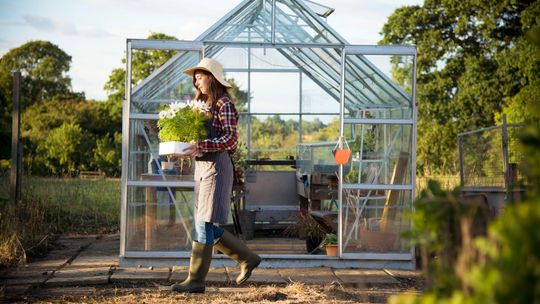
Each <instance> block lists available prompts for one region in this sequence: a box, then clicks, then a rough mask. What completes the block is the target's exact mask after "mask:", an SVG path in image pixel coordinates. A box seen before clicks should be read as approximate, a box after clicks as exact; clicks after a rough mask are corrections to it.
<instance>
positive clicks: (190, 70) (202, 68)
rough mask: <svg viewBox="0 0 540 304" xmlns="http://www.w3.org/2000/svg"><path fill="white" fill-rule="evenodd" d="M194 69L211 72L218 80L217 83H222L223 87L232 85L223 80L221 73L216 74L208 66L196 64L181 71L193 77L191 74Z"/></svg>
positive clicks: (193, 72)
mask: <svg viewBox="0 0 540 304" xmlns="http://www.w3.org/2000/svg"><path fill="white" fill-rule="evenodd" d="M196 70H203V71H207V72H209V73H211V74H212V76H214V78H215V79H216V80H217V81H219V83H221V84H222V85H224V86H225V87H227V88H230V87H232V86H231V85H230V84H229V83H228V82H227V81H225V79H224V78H223V76H221V75H216V73H214V72H213V71H210V70H209V69H208V68H206V67H203V66H196V67H193V68H189V69H187V70H184V71H183V72H182V73H184V74H187V75H189V76H191V77H193V75H194V74H195V71H196Z"/></svg>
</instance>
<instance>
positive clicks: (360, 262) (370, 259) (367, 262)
mask: <svg viewBox="0 0 540 304" xmlns="http://www.w3.org/2000/svg"><path fill="white" fill-rule="evenodd" d="M246 2H249V1H245V2H244V3H242V4H241V5H244V4H245V3H246ZM239 6H240V5H239ZM273 6H274V7H275V2H273ZM231 13H232V11H231ZM231 13H229V14H227V15H226V16H225V17H223V18H222V20H225V19H226V18H228V17H230V14H231ZM273 14H275V12H273ZM219 24H220V22H217V23H216V24H215V25H214V26H213V27H211V28H210V29H209V30H207V31H206V32H205V33H203V34H202V35H201V36H200V37H199V39H200V38H201V37H205V36H206V34H207V33H209V32H212V31H213V30H215V29H216V28H217V26H218V25H219ZM334 34H335V35H337V33H334ZM337 36H339V35H337ZM199 39H198V40H197V41H169V40H149V39H128V40H127V42H126V54H127V55H126V76H127V77H126V99H125V100H124V105H123V120H122V128H123V134H124V136H123V139H122V179H121V226H120V230H121V235H120V236H121V237H120V262H121V264H122V265H131V266H134V265H148V266H165V265H167V266H168V265H178V264H183V265H187V264H188V263H189V257H190V253H189V252H188V251H182V252H178V251H130V250H127V249H126V241H127V222H128V186H139V187H169V192H170V191H171V190H170V187H179V186H181V187H188V188H189V187H191V188H193V187H194V182H192V181H181V182H178V181H174V182H173V181H166V180H165V177H164V176H163V180H153V181H142V180H129V174H128V171H129V159H130V150H129V149H130V136H129V134H130V122H131V121H133V120H144V119H153V120H155V119H157V118H158V115H157V114H146V113H132V111H131V104H132V94H133V88H132V85H131V81H132V70H131V63H132V54H133V51H134V50H177V51H195V52H199V58H202V57H204V55H205V48H208V47H213V46H218V47H228V48H247V49H250V48H267V49H293V48H294V49H304V48H305V49H310V48H318V49H334V50H337V51H338V52H339V53H341V58H340V60H341V75H340V76H341V79H340V87H339V101H340V111H339V120H340V130H339V134H336V137H337V136H338V135H339V136H343V135H344V130H345V125H346V124H370V125H405V126H410V127H411V130H412V132H411V137H412V138H411V154H412V155H411V162H410V166H411V167H410V177H409V178H410V182H409V183H408V184H400V185H392V184H380V183H379V184H350V183H349V184H348V183H344V182H343V180H344V179H343V177H344V175H343V174H344V172H343V165H340V166H339V184H338V193H339V194H338V205H339V208H338V212H339V215H338V227H339V228H338V231H343V230H342V229H343V220H342V217H343V214H342V213H343V206H344V205H343V199H344V198H343V190H348V189H350V190H385V191H386V190H398V191H410V193H411V196H412V198H411V199H414V197H415V182H414V181H415V179H416V164H415V160H416V127H417V126H416V121H417V105H416V77H415V76H414V75H416V56H417V54H416V47H414V46H375V45H373V46H369V45H349V44H347V43H280V42H276V33H275V17H274V16H273V17H272V33H271V41H268V42H243V41H242V42H236V41H215V40H204V39H203V40H199ZM357 55H358V56H363V55H388V56H392V55H396V56H411V57H412V60H413V65H412V75H413V77H412V96H411V111H412V117H411V118H410V119H391V118H347V117H345V103H346V87H345V86H346V79H345V77H346V76H345V74H346V60H347V56H357ZM248 58H249V57H248ZM170 63H171V62H170V61H169V62H167V63H165V64H164V65H163V66H161V67H160V68H159V69H157V70H156V71H155V72H154V73H153V74H152V75H159V73H160V72H161V71H163V70H164V69H165V68H167V66H168V65H169V64H170ZM250 69H251V68H250V67H249V66H248V68H247V70H248V78H249V75H250ZM225 71H227V70H225ZM278 72H279V71H278ZM300 73H302V72H300ZM152 75H151V77H149V78H147V79H145V80H143V81H142V82H141V83H140V84H138V87H141V86H143V85H144V84H145V83H147V82H149V81H150V80H151V78H152ZM387 81H389V82H391V80H389V79H387ZM300 82H301V77H300ZM300 86H301V84H300ZM248 94H250V90H249V86H248ZM301 94H302V91H301V90H300V95H301ZM300 103H302V98H301V96H300ZM300 109H302V107H301V108H300ZM249 111H250V110H249V103H248V115H250V114H252V113H250V112H249ZM303 114H305V113H302V110H300V113H299V115H300V117H301V116H302V115H303ZM336 114H337V113H336ZM299 130H300V131H299V132H300V139H301V134H302V133H301V132H302V131H301V130H302V128H301V126H300V129H299ZM247 134H248V137H250V136H251V134H250V127H249V124H248V130H247ZM249 142H250V141H248V143H249ZM300 142H301V140H300ZM248 149H249V147H248ZM162 175H163V173H162ZM338 238H339V242H338V245H339V257H338V258H335V257H328V256H316V255H305V254H302V255H300V254H263V255H262V257H263V263H262V264H261V266H262V267H314V266H331V267H337V268H344V267H367V268H382V267H385V268H409V269H410V268H413V267H414V249H413V248H411V249H410V251H409V252H401V253H372V252H365V253H346V252H345V250H344V248H343V233H338ZM213 263H219V264H220V265H233V264H234V263H233V262H232V261H229V260H227V259H225V257H224V256H223V255H215V256H214V261H213Z"/></svg>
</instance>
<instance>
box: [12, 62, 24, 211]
mask: <svg viewBox="0 0 540 304" xmlns="http://www.w3.org/2000/svg"><path fill="white" fill-rule="evenodd" d="M20 101H21V72H19V71H16V72H13V110H12V112H11V115H12V123H11V174H10V200H11V203H12V204H17V203H18V202H19V201H20V200H21V158H22V147H21V140H20V132H21V111H20Z"/></svg>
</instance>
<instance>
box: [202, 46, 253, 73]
mask: <svg viewBox="0 0 540 304" xmlns="http://www.w3.org/2000/svg"><path fill="white" fill-rule="evenodd" d="M213 47H215V48H217V47H218V46H213ZM205 54H206V56H208V53H207V52H205ZM212 58H214V59H216V60H217V61H219V63H221V65H223V68H224V69H227V68H234V69H240V68H247V64H248V58H247V49H245V48H224V47H221V48H220V51H219V52H218V53H217V54H216V55H213V56H212Z"/></svg>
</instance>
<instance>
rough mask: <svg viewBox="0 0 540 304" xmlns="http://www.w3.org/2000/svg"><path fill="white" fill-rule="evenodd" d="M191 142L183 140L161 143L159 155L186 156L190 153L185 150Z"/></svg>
mask: <svg viewBox="0 0 540 304" xmlns="http://www.w3.org/2000/svg"><path fill="white" fill-rule="evenodd" d="M190 145H191V144H190V143H187V142H181V141H165V142H160V143H159V155H169V156H178V157H186V156H188V154H186V152H184V149H186V148H188V147H189V146H190Z"/></svg>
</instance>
